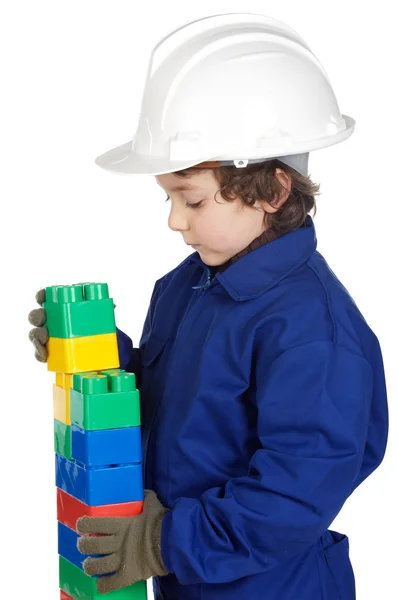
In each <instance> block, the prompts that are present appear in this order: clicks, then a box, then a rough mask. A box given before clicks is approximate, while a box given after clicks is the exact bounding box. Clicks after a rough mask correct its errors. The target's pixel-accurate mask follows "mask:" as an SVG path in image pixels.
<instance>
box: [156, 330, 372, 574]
mask: <svg viewBox="0 0 398 600" xmlns="http://www.w3.org/2000/svg"><path fill="white" fill-rule="evenodd" d="M267 364H268V365H269V359H266V357H265V350H264V349H263V350H262V349H261V347H260V349H259V353H258V355H257V359H256V361H255V364H254V366H253V370H254V382H253V385H254V386H255V399H254V401H255V403H256V407H257V409H258V413H257V431H258V438H259V446H260V447H259V449H258V450H257V451H256V452H255V453H254V454H253V456H252V458H251V460H250V463H249V465H248V473H247V475H245V476H241V477H236V478H233V479H230V480H229V481H227V482H226V483H225V484H223V485H222V486H217V487H213V488H211V489H208V490H207V491H206V492H204V493H203V494H202V496H201V497H200V498H199V499H197V498H196V499H195V498H187V497H181V498H178V499H177V501H176V503H175V505H174V506H173V508H172V510H171V511H170V512H168V513H166V515H165V517H164V518H163V522H162V535H161V553H162V558H163V561H164V564H165V566H166V568H167V569H168V570H169V572H170V573H175V575H176V577H177V579H178V581H179V582H180V583H181V584H194V583H222V582H230V581H234V580H237V579H240V578H241V577H245V576H248V575H254V574H257V573H260V572H266V571H268V570H270V569H273V568H275V567H278V566H279V565H280V564H281V563H282V562H283V561H285V560H288V559H289V558H291V557H293V556H294V555H297V554H298V553H301V552H304V551H305V550H307V549H308V548H309V547H310V546H311V545H313V544H315V542H316V541H317V539H318V538H319V536H320V535H321V534H322V533H323V532H324V531H325V530H326V529H327V528H328V527H329V526H330V524H331V523H332V521H333V520H334V519H335V517H336V516H337V514H338V513H339V511H340V509H341V507H342V505H343V504H344V502H345V501H346V499H347V498H348V497H349V496H350V494H351V492H352V491H353V484H354V480H355V479H356V477H357V475H358V473H359V470H360V467H361V463H362V459H363V453H364V447H365V442H366V436H367V429H368V423H369V411H370V405H371V398H372V388H373V370H372V367H371V365H370V363H369V362H368V361H367V360H366V359H365V358H363V357H362V356H360V355H358V354H355V353H353V352H351V351H350V350H348V349H347V348H345V347H343V346H340V345H338V344H336V343H334V342H332V341H328V340H319V341H311V342H308V343H305V344H302V345H298V346H295V347H293V348H290V349H288V350H286V351H285V352H283V353H282V354H280V355H279V356H278V357H277V358H276V359H275V360H274V361H273V362H272V363H271V365H270V366H268V367H267V366H266V365H267ZM232 379H233V378H232V377H231V380H232ZM203 443H204V444H205V443H207V442H206V440H203Z"/></svg>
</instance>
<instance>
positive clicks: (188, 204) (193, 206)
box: [165, 196, 203, 208]
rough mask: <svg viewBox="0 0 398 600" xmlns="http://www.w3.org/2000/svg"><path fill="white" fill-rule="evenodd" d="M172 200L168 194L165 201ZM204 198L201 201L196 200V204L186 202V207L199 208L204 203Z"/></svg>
mask: <svg viewBox="0 0 398 600" xmlns="http://www.w3.org/2000/svg"><path fill="white" fill-rule="evenodd" d="M169 200H170V196H167V198H166V200H165V202H168V201H169ZM202 202H203V200H200V201H199V202H196V203H195V204H190V203H189V202H186V203H185V206H186V207H188V206H189V207H190V208H199V207H200V206H201V205H202Z"/></svg>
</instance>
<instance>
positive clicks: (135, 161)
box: [95, 141, 215, 175]
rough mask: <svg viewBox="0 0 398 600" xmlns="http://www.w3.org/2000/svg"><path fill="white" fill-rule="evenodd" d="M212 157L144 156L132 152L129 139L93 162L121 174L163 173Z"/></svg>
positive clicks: (208, 159) (193, 164) (187, 166)
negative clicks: (181, 159)
mask: <svg viewBox="0 0 398 600" xmlns="http://www.w3.org/2000/svg"><path fill="white" fill-rule="evenodd" d="M214 158H215V157H214V155H209V156H206V157H203V158H201V159H200V161H198V160H191V161H187V160H184V161H171V160H165V159H164V158H156V157H153V156H148V158H145V157H143V156H142V155H140V154H138V153H137V152H134V150H133V149H132V142H131V141H130V142H127V143H126V144H122V145H121V146H117V147H116V148H112V149H111V150H108V151H107V152H105V153H104V154H101V155H100V156H97V158H96V159H95V164H97V165H98V166H99V167H102V168H103V169H106V170H107V171H113V172H114V173H119V174H122V175H164V174H166V173H172V172H174V171H181V170H182V169H188V168H189V167H193V166H195V165H197V164H198V162H203V161H210V160H211V159H214Z"/></svg>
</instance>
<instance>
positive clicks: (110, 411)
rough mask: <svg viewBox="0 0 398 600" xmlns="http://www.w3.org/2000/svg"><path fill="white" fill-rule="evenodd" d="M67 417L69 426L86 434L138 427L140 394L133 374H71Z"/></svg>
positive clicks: (139, 421)
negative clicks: (76, 427)
mask: <svg viewBox="0 0 398 600" xmlns="http://www.w3.org/2000/svg"><path fill="white" fill-rule="evenodd" d="M70 417H71V423H73V424H74V425H77V426H78V427H81V428H83V429H86V430H87V431H90V430H99V429H118V428H120V427H138V426H139V425H140V424H141V413H140V393H139V390H137V389H136V385H135V375H134V373H116V372H115V373H110V374H106V375H104V374H103V373H101V374H98V375H97V376H94V375H93V376H87V375H84V374H82V375H80V374H76V375H74V377H73V389H71V390H70Z"/></svg>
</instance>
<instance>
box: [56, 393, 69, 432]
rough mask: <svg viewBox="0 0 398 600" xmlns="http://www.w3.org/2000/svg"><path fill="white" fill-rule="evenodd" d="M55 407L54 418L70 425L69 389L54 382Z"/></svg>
mask: <svg viewBox="0 0 398 600" xmlns="http://www.w3.org/2000/svg"><path fill="white" fill-rule="evenodd" d="M53 409H54V419H57V421H61V423H65V425H70V395H69V390H65V389H64V388H62V387H59V386H58V385H56V384H55V383H53Z"/></svg>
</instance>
